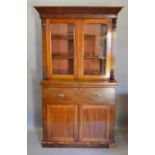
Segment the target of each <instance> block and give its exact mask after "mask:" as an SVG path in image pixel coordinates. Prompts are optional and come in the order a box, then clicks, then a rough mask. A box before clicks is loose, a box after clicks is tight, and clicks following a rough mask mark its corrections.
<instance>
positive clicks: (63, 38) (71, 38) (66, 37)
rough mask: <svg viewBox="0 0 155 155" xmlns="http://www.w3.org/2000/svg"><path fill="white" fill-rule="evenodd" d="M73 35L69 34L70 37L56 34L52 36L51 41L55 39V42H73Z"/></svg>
mask: <svg viewBox="0 0 155 155" xmlns="http://www.w3.org/2000/svg"><path fill="white" fill-rule="evenodd" d="M73 38H74V37H73V34H72V35H71V34H69V35H59V34H55V35H52V36H51V39H55V40H73Z"/></svg>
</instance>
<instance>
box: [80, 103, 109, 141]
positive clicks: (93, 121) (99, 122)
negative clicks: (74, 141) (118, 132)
mask: <svg viewBox="0 0 155 155" xmlns="http://www.w3.org/2000/svg"><path fill="white" fill-rule="evenodd" d="M110 111H111V108H110V106H107V105H80V133H79V134H80V135H79V136H80V141H81V142H99V143H106V142H107V143H108V142H109V138H110V124H111V122H110V120H111V119H110Z"/></svg>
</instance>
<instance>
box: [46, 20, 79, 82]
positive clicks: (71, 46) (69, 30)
mask: <svg viewBox="0 0 155 155" xmlns="http://www.w3.org/2000/svg"><path fill="white" fill-rule="evenodd" d="M77 22H78V20H74V19H47V24H46V25H47V26H46V45H47V72H48V79H76V77H77V68H78V67H77V57H78V56H77V51H78V43H77V39H78V23H77Z"/></svg>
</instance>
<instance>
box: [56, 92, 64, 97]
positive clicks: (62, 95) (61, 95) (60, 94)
mask: <svg viewBox="0 0 155 155" xmlns="http://www.w3.org/2000/svg"><path fill="white" fill-rule="evenodd" d="M57 96H59V97H64V96H65V95H64V94H63V93H58V94H57Z"/></svg>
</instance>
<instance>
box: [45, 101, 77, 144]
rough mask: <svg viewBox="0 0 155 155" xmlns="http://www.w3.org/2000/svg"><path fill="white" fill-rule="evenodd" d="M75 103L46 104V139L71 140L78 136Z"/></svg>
mask: <svg viewBox="0 0 155 155" xmlns="http://www.w3.org/2000/svg"><path fill="white" fill-rule="evenodd" d="M77 112H78V107H77V105H62V104H59V105H58V104H56V105H54V104H47V140H48V141H49V142H73V141H76V140H77V136H78V131H77V127H78V120H77V117H78V114H77Z"/></svg>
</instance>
